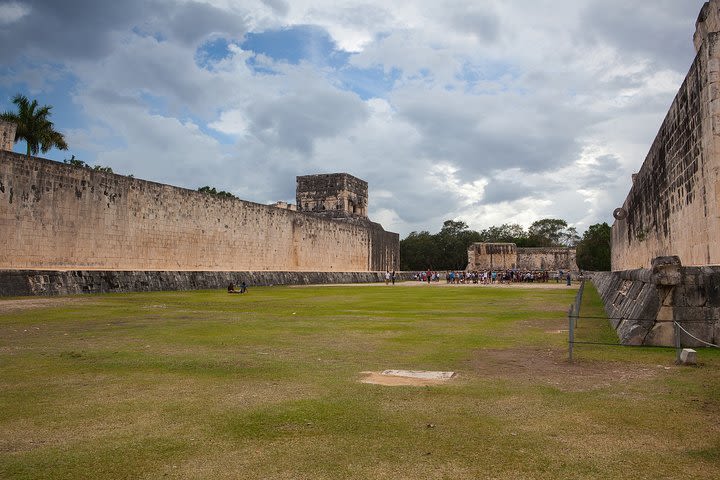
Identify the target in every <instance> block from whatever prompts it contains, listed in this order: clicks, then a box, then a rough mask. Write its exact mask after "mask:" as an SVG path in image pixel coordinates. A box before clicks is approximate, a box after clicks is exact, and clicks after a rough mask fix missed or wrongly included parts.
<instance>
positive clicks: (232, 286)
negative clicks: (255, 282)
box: [228, 281, 247, 293]
mask: <svg viewBox="0 0 720 480" xmlns="http://www.w3.org/2000/svg"><path fill="white" fill-rule="evenodd" d="M246 291H247V285H246V284H245V282H244V281H243V282H242V283H240V290H235V284H233V283H231V284H230V285H228V293H245V292H246Z"/></svg>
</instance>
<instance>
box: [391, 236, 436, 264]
mask: <svg viewBox="0 0 720 480" xmlns="http://www.w3.org/2000/svg"><path fill="white" fill-rule="evenodd" d="M438 257H439V255H438V245H437V243H436V238H435V235H431V234H430V232H428V231H422V232H411V233H410V234H409V235H408V236H407V237H405V238H404V239H402V240H400V269H401V270H425V269H426V268H433V266H434V265H435V263H436V262H437V259H438Z"/></svg>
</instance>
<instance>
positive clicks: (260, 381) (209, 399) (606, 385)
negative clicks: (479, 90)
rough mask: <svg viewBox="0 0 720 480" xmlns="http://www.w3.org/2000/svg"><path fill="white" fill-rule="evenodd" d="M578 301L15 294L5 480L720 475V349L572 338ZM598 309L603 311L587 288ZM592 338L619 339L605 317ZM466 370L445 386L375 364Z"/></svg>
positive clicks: (7, 358) (541, 292)
mask: <svg viewBox="0 0 720 480" xmlns="http://www.w3.org/2000/svg"><path fill="white" fill-rule="evenodd" d="M574 295H575V289H574V288H573V289H566V288H564V287H563V288H549V289H525V288H507V287H506V288H488V287H475V286H468V287H458V288H453V287H441V286H433V287H427V286H416V285H412V286H410V285H402V284H401V285H397V286H395V287H385V286H355V287H353V286H349V287H308V288H289V287H274V288H253V289H251V290H250V292H249V293H248V294H246V295H228V294H226V293H224V292H221V291H202V292H165V293H147V294H146V293H142V294H140V293H138V294H123V295H97V296H82V297H70V298H60V299H22V300H12V299H10V300H7V299H5V300H0V478H28V479H45V478H47V479H62V478H207V479H211V478H212V479H215V478H245V479H343V478H357V479H440V478H443V479H479V478H497V479H508V478H518V479H533V478H543V479H558V478H573V479H575V478H593V479H595V478H600V479H603V478H607V479H618V478H632V479H643V478H647V479H660V478H683V479H690V478H698V479H699V478H702V479H709V478H717V476H718V472H720V352H718V351H717V350H715V351H710V350H701V351H700V352H699V355H700V361H701V362H702V363H703V364H704V365H701V366H699V367H676V366H675V365H674V363H673V362H674V359H675V352H674V351H673V350H671V349H651V348H619V347H599V346H578V347H577V348H576V352H575V356H576V362H575V363H574V364H568V363H567V331H566V329H567V319H566V311H567V308H568V305H569V304H570V303H572V301H573V298H574ZM583 313H584V314H586V315H602V307H601V305H600V301H599V299H598V296H597V294H596V293H595V292H594V290H593V289H592V288H590V289H587V290H586V295H585V301H584V303H583ZM578 340H594V341H597V340H600V341H613V342H614V341H616V339H615V337H614V334H613V332H612V330H611V329H610V328H609V327H608V325H607V321H604V320H581V321H580V325H579V330H578ZM384 369H412V370H443V371H455V372H457V374H458V375H457V377H456V378H454V379H453V380H451V381H450V382H448V383H447V384H443V385H433V386H420V387H418V386H402V387H387V386H379V385H371V384H365V383H360V382H359V381H358V380H359V379H360V378H361V372H363V371H382V370H384Z"/></svg>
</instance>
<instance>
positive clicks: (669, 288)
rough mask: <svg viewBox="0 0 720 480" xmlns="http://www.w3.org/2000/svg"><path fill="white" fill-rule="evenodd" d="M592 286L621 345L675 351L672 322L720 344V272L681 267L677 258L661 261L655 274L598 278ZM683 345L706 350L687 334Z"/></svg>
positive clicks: (637, 272)
mask: <svg viewBox="0 0 720 480" xmlns="http://www.w3.org/2000/svg"><path fill="white" fill-rule="evenodd" d="M592 281H593V283H594V284H595V286H596V288H597V290H598V292H599V293H600V296H601V297H602V299H603V302H604V304H605V311H606V313H607V315H608V317H609V318H610V319H611V320H610V322H611V324H612V326H613V327H614V328H615V330H616V331H617V333H618V337H619V338H620V342H621V343H622V344H625V345H664V346H674V345H675V330H674V326H673V322H678V323H679V324H680V325H681V326H682V327H683V328H684V329H685V330H687V331H688V332H689V333H690V334H691V335H692V336H693V337H696V338H697V339H700V340H703V341H705V342H709V343H714V344H716V345H717V344H720V267H682V266H681V265H680V262H679V259H678V258H677V257H662V258H658V259H655V260H654V262H653V266H652V268H651V269H638V270H628V271H622V272H603V273H593V274H592ZM680 341H681V344H682V346H684V347H700V346H704V344H703V343H702V342H700V341H698V340H696V339H694V338H692V337H691V336H689V335H687V334H686V333H684V332H681V333H680Z"/></svg>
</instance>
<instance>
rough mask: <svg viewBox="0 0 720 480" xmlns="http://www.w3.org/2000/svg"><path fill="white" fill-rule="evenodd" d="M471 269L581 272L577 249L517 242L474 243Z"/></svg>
mask: <svg viewBox="0 0 720 480" xmlns="http://www.w3.org/2000/svg"><path fill="white" fill-rule="evenodd" d="M467 270H528V271H541V270H548V271H552V270H566V271H577V270H578V267H577V263H576V262H575V249H574V248H566V247H547V248H545V247H541V248H518V247H517V245H515V244H514V243H473V244H472V245H470V247H469V248H468V266H467Z"/></svg>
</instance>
